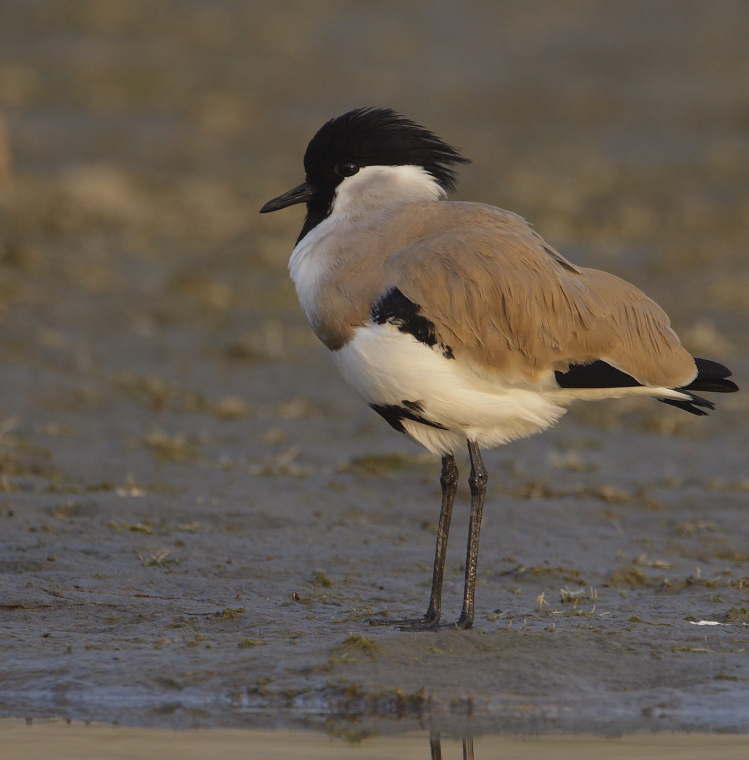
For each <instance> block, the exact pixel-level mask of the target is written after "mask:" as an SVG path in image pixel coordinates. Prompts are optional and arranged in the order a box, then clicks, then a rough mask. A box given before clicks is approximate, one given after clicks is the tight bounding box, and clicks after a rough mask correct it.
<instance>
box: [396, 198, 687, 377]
mask: <svg viewBox="0 0 749 760" xmlns="http://www.w3.org/2000/svg"><path fill="white" fill-rule="evenodd" d="M433 205H435V206H438V207H439V208H440V209H441V212H440V215H439V219H440V221H441V222H442V224H441V225H433V226H432V230H433V234H430V235H429V236H427V237H423V238H421V239H419V240H418V241H416V242H413V243H411V244H410V245H408V246H406V247H405V248H404V249H403V250H401V251H400V252H398V253H397V254H395V255H393V256H390V257H389V258H388V260H387V261H386V262H385V274H386V279H387V280H388V283H389V286H392V287H397V288H398V289H399V290H400V291H401V292H402V293H403V294H404V295H405V296H406V297H407V298H408V299H410V300H411V301H413V302H414V303H416V304H419V306H420V307H421V311H422V313H423V314H424V315H425V316H426V317H427V318H428V319H429V320H431V321H432V322H433V323H434V325H435V328H436V330H437V332H438V333H439V335H440V337H441V340H442V342H444V343H445V344H447V345H450V346H452V347H453V351H454V352H455V355H456V358H457V357H458V356H462V357H463V358H465V359H467V360H469V361H470V362H472V363H473V364H476V365H480V366H484V367H488V368H495V369H498V370H502V371H504V372H506V373H509V374H510V375H512V374H513V373H517V374H519V375H523V374H525V375H536V376H537V375H539V374H540V373H542V372H548V371H549V370H550V369H553V370H557V371H562V372H565V371H567V369H568V367H569V365H570V364H584V363H587V362H592V361H595V360H598V359H601V360H604V361H606V362H608V363H610V364H611V365H612V366H614V367H616V368H617V369H620V370H622V371H623V372H626V373H627V374H629V375H631V376H632V377H634V378H635V379H636V380H637V381H638V382H640V383H642V384H643V385H648V386H658V387H677V386H683V385H686V384H688V383H689V382H691V380H693V379H694V377H695V376H696V374H697V370H696V366H695V363H694V360H693V359H692V357H691V356H690V355H689V354H688V353H687V352H686V351H685V350H684V349H683V348H682V346H681V344H680V342H679V339H678V337H677V336H676V334H675V333H674V331H673V330H672V329H671V326H670V322H669V319H668V316H667V315H666V314H665V312H664V311H663V310H662V309H661V308H660V307H659V306H658V305H657V304H656V303H655V302H654V301H652V300H651V299H650V298H648V297H647V296H646V295H645V294H644V293H642V292H641V291H640V290H638V289H637V288H636V287H635V286H633V285H630V284H629V283H627V282H625V281H624V280H621V279H619V278H618V277H615V276H614V275H611V274H607V273H605V272H601V271H598V270H595V269H585V268H578V267H576V266H574V265H573V264H571V263H570V262H568V261H567V260H566V259H564V258H563V257H562V256H561V255H560V254H558V253H557V252H556V251H554V250H553V249H552V248H550V247H549V246H548V245H547V244H546V243H544V241H543V239H542V238H541V237H540V236H539V235H537V234H536V233H535V232H534V231H533V230H532V229H531V228H530V227H529V226H528V225H527V224H526V222H525V221H524V220H523V219H521V218H520V217H518V216H516V215H515V214H511V213H509V212H506V211H502V210H500V209H496V208H494V207H492V206H484V205H482V204H460V203H440V204H433ZM449 207H452V208H449Z"/></svg>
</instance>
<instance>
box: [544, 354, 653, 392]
mask: <svg viewBox="0 0 749 760" xmlns="http://www.w3.org/2000/svg"><path fill="white" fill-rule="evenodd" d="M554 376H555V377H556V379H557V383H558V384H559V387H560V388H631V387H634V386H635V385H641V383H638V382H637V380H635V379H634V377H632V375H628V374H627V373H626V372H622V371H621V370H620V369H617V368H616V367H612V366H611V365H610V364H607V363H606V362H604V361H601V360H600V359H599V360H598V361H594V362H591V363H590V364H570V368H569V369H568V370H567V371H566V372H555V373H554Z"/></svg>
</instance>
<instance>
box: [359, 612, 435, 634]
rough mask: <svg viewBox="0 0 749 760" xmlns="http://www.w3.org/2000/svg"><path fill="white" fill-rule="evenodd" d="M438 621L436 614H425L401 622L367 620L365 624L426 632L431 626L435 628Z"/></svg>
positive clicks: (380, 619) (389, 619)
mask: <svg viewBox="0 0 749 760" xmlns="http://www.w3.org/2000/svg"><path fill="white" fill-rule="evenodd" d="M439 621H440V616H439V614H438V613H433V612H427V613H426V615H424V617H420V618H404V619H401V620H394V619H393V618H369V619H368V620H367V622H368V623H369V624H370V625H391V626H393V627H394V628H400V629H401V630H412V629H413V630H415V631H416V630H422V629H423V630H427V629H428V628H430V627H432V626H436V625H437V624H438V623H439Z"/></svg>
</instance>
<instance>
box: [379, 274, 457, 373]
mask: <svg viewBox="0 0 749 760" xmlns="http://www.w3.org/2000/svg"><path fill="white" fill-rule="evenodd" d="M420 312H421V306H419V304H417V303H414V302H413V301H411V300H410V299H408V298H406V296H404V295H403V293H401V292H400V290H398V288H393V289H392V290H388V292H387V293H385V294H383V295H382V296H381V297H380V298H379V299H378V300H377V301H375V303H374V304H372V308H371V309H370V312H369V315H370V317H371V319H372V321H373V322H374V323H375V324H377V325H384V324H385V323H386V322H389V323H390V324H391V325H395V326H396V327H397V328H398V330H399V331H400V332H402V333H407V334H408V335H413V336H414V338H416V340H418V341H419V343H424V344H425V345H427V346H430V347H432V346H436V345H438V344H439V347H440V349H441V350H442V354H443V356H444V357H445V358H446V359H454V358H455V356H454V355H453V352H452V349H451V348H450V346H445V345H443V344H442V343H440V341H439V339H438V337H437V333H436V331H435V329H434V322H432V321H431V320H429V319H427V318H426V317H425V316H424V315H423V314H421V313H420Z"/></svg>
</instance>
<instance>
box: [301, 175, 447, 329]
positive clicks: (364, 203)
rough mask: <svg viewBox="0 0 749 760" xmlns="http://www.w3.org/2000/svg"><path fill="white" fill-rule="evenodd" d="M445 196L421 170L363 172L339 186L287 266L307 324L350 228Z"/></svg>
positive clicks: (432, 178) (313, 313) (433, 180)
mask: <svg viewBox="0 0 749 760" xmlns="http://www.w3.org/2000/svg"><path fill="white" fill-rule="evenodd" d="M444 195H445V191H444V190H443V189H442V188H441V187H440V185H439V183H438V182H437V180H436V179H435V178H434V177H433V176H432V175H431V174H429V172H427V171H426V170H425V169H422V168H421V167H420V166H365V167H364V168H363V169H360V170H359V171H358V172H357V173H356V174H354V176H353V177H346V179H344V180H343V182H341V184H340V185H338V187H337V189H336V194H335V196H334V198H333V208H332V211H331V213H330V215H329V216H328V217H326V218H325V219H324V220H323V221H322V222H320V224H318V225H317V226H316V227H314V228H313V229H311V230H310V231H309V232H308V233H307V234H306V235H305V236H304V237H303V238H302V239H301V240H300V241H299V242H298V243H297V245H296V248H294V251H293V253H292V254H291V259H290V261H289V270H290V271H291V279H292V280H294V284H295V285H296V290H297V294H298V296H299V301H300V303H301V304H302V308H303V309H304V312H305V314H306V315H307V319H308V320H310V321H313V320H314V315H315V311H316V307H315V304H316V298H317V290H318V287H319V286H320V283H321V282H322V281H323V280H324V279H325V277H326V276H327V274H328V272H329V271H330V267H331V266H332V265H333V259H334V257H335V252H336V251H338V250H339V249H340V246H337V245H336V244H335V243H334V241H335V240H336V239H337V238H338V239H340V238H339V236H340V235H344V236H345V235H346V233H347V231H348V230H350V229H351V225H353V226H356V225H357V224H358V223H360V222H361V221H364V220H366V219H368V218H369V217H371V216H373V215H376V214H377V213H378V212H380V211H383V210H384V209H389V208H393V207H394V206H400V205H403V204H406V203H419V202H421V201H437V200H439V199H440V198H441V197H442V196H444Z"/></svg>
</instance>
